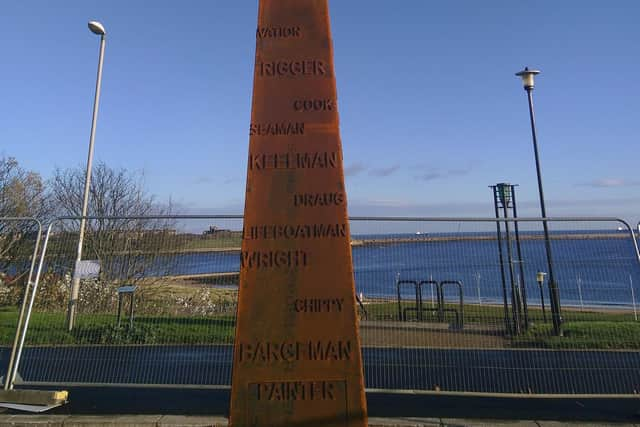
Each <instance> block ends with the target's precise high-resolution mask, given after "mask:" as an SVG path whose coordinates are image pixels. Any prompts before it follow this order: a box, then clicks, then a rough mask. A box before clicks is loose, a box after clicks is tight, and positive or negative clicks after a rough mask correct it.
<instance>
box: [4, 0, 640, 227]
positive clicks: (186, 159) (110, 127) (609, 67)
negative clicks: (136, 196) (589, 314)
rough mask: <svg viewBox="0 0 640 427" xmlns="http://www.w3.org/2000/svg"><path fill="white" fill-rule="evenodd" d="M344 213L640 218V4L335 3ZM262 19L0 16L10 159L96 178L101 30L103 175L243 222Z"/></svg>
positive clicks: (190, 14) (79, 8)
mask: <svg viewBox="0 0 640 427" xmlns="http://www.w3.org/2000/svg"><path fill="white" fill-rule="evenodd" d="M330 10H331V21H332V32H333V38H334V47H335V67H336V75H337V85H338V98H339V110H340V120H341V134H342V142H343V147H344V160H345V171H346V174H347V178H346V181H347V182H346V184H347V190H348V195H349V204H350V208H349V209H350V213H351V214H356V215H365V214H369V215H423V216H442V215H449V216H466V215H479V216H490V215H492V214H493V206H492V199H491V192H490V190H489V189H488V188H487V186H488V185H491V184H494V183H496V182H501V181H510V182H512V183H517V184H519V187H518V198H519V201H520V213H521V214H522V215H531V216H535V215H539V210H538V202H537V186H536V175H535V164H534V157H533V149H532V144H531V134H530V128H529V122H528V111H527V103H526V94H525V92H524V90H523V89H522V86H521V83H520V81H519V80H518V78H517V77H515V76H514V73H515V72H516V71H519V70H520V69H522V68H523V67H524V66H525V65H528V66H531V67H535V68H540V69H541V70H542V74H540V75H539V76H538V78H537V79H536V90H535V92H534V98H535V105H536V114H537V120H538V137H539V144H540V155H541V160H542V170H543V177H544V186H545V196H546V200H547V211H548V213H549V215H553V216H559V215H577V214H581V215H616V216H622V217H624V218H627V219H630V220H632V221H634V222H636V221H638V220H639V219H640V197H638V190H639V189H640V187H639V186H640V177H639V176H638V174H637V169H638V168H637V162H638V154H637V153H638V152H637V147H638V146H639V144H638V135H639V134H640V115H639V113H638V111H639V109H638V99H640V83H639V81H640V79H638V77H637V75H638V70H640V55H638V45H639V44H640V25H638V24H637V18H638V16H640V3H639V2H637V1H631V0H629V1H617V2H603V1H598V2H594V1H584V0H583V1H563V2H557V1H550V0H545V1H537V2H514V1H483V2H479V1H471V0H468V1H462V0H454V1H438V2H436V1H424V0H405V1H388V0H386V1H382V0H349V1H337V0H333V1H330ZM256 15H257V1H255V0H253V1H240V0H233V1H221V0H216V1H213V0H208V1H189V2H179V1H158V0H155V1H154V2H142V1H109V2H105V1H91V0H82V1H75V0H70V1H65V2H50V1H34V0H28V1H21V2H17V1H14V2H3V3H2V5H1V6H0V28H1V29H2V30H0V34H1V37H0V52H2V60H1V62H0V63H1V64H2V66H1V67H0V87H1V88H2V90H1V91H0V94H1V96H0V154H4V155H7V156H14V157H16V158H17V159H18V160H19V161H20V163H21V164H22V165H23V166H24V167H26V168H28V169H32V170H36V171H38V172H40V173H41V174H42V175H43V176H44V177H49V176H50V175H51V173H52V172H53V170H54V168H55V167H61V168H65V167H70V166H78V165H84V163H85V161H86V155H87V147H88V139H89V130H90V121H91V108H92V103H93V94H94V86H95V75H96V67H97V57H98V46H99V38H98V37H97V36H95V35H93V34H92V33H90V32H89V30H88V29H87V26H86V23H87V21H88V20H90V19H98V20H100V21H101V22H103V23H104V25H105V27H106V29H107V33H108V35H107V47H106V57H105V66H104V76H103V89H102V90H103V92H102V99H101V104H100V115H99V120H98V128H97V135H96V148H95V157H96V159H97V160H103V161H105V162H107V163H108V164H109V165H111V166H114V167H124V168H128V169H131V170H136V171H142V172H143V173H144V176H145V183H146V186H147V188H148V189H149V191H150V192H152V193H153V194H155V195H157V196H158V198H159V200H167V199H168V198H169V197H171V198H172V199H173V201H174V202H177V203H178V204H179V205H180V206H181V208H182V209H183V211H184V212H188V213H220V212H226V213H241V212H242V207H243V200H244V180H245V174H246V162H247V160H246V155H247V150H248V139H249V138H248V123H249V121H250V105H251V94H252V83H253V82H252V78H253V57H254V51H255V39H254V37H255V27H256Z"/></svg>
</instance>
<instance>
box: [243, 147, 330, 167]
mask: <svg viewBox="0 0 640 427" xmlns="http://www.w3.org/2000/svg"><path fill="white" fill-rule="evenodd" d="M339 161H340V154H339V153H337V152H336V151H330V152H326V151H324V152H322V151H316V152H312V153H269V154H251V153H249V169H250V170H254V169H255V170H262V169H329V168H331V169H335V168H337V167H338V162H339Z"/></svg>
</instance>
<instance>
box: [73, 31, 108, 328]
mask: <svg viewBox="0 0 640 427" xmlns="http://www.w3.org/2000/svg"><path fill="white" fill-rule="evenodd" d="M88 26H89V30H91V32H92V33H94V34H97V35H99V36H100V56H99V58H98V76H97V77H96V93H95V98H94V100H93V119H92V121H91V134H90V136H89V155H88V157H87V173H86V175H85V181H84V197H83V199H82V218H81V219H80V233H79V236H78V252H77V256H76V262H75V268H74V269H73V279H72V281H71V299H70V301H69V309H68V311H67V328H68V329H69V331H71V330H72V329H73V326H74V322H75V318H76V313H77V302H78V294H79V292H80V261H81V260H82V243H83V241H84V229H85V226H86V222H87V221H86V216H87V208H88V204H89V187H90V185H91V165H92V163H93V142H94V140H95V136H96V123H97V121H98V104H99V102H100V84H101V83H102V62H103V60H104V45H105V35H106V31H105V29H104V26H103V25H102V24H101V23H100V22H98V21H89V24H88Z"/></svg>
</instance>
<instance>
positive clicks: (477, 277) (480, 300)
mask: <svg viewBox="0 0 640 427" xmlns="http://www.w3.org/2000/svg"><path fill="white" fill-rule="evenodd" d="M474 276H476V288H477V290H478V305H482V299H480V273H478V272H477V271H476V274H474Z"/></svg>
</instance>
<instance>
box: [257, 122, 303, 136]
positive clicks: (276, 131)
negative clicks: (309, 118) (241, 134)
mask: <svg viewBox="0 0 640 427" xmlns="http://www.w3.org/2000/svg"><path fill="white" fill-rule="evenodd" d="M253 135H257V136H281V135H304V123H251V125H250V126H249V136H253Z"/></svg>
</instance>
